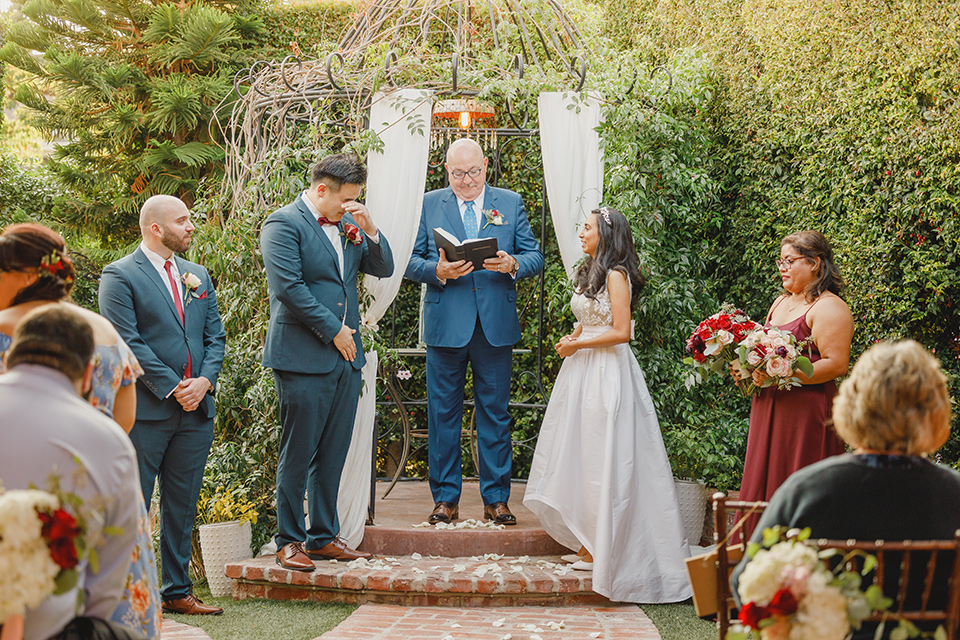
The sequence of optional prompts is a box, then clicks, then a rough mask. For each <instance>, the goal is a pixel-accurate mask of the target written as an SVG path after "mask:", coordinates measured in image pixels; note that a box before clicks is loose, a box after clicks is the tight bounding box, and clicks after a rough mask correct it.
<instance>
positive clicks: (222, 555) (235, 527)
mask: <svg viewBox="0 0 960 640" xmlns="http://www.w3.org/2000/svg"><path fill="white" fill-rule="evenodd" d="M199 530H200V554H201V556H202V557H203V569H204V571H205V572H206V574H207V583H208V584H209V585H210V595H212V596H214V597H216V598H222V597H223V596H228V595H230V593H231V591H232V589H231V587H232V583H233V581H232V580H231V579H230V578H228V577H227V576H226V574H225V573H224V567H225V566H226V565H227V563H229V562H238V561H240V560H247V559H248V558H250V557H251V556H252V554H251V553H250V543H251V539H252V535H253V530H252V529H251V527H250V523H249V522H241V521H239V520H234V521H231V522H218V523H216V524H202V525H200V527H199Z"/></svg>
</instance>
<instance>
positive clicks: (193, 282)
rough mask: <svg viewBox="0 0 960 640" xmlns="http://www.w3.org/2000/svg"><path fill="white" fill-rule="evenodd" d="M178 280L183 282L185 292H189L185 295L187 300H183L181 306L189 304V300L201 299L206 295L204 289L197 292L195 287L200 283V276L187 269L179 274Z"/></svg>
mask: <svg viewBox="0 0 960 640" xmlns="http://www.w3.org/2000/svg"><path fill="white" fill-rule="evenodd" d="M180 282H182V283H183V286H185V287H186V288H187V292H188V293H189V294H190V295H189V296H187V300H186V302H184V304H183V306H187V305H188V304H190V301H191V300H193V299H194V298H196V299H197V300H203V299H205V298H206V297H207V290H206V289H204V290H203V293H197V287H199V286H200V285H201V284H202V283H201V282H200V278H198V277H197V276H195V275H194V274H192V273H190V272H189V271H187V272H186V273H184V274H183V275H182V276H180Z"/></svg>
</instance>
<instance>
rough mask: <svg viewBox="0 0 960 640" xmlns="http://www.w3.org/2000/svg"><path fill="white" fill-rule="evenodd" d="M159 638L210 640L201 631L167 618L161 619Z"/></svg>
mask: <svg viewBox="0 0 960 640" xmlns="http://www.w3.org/2000/svg"><path fill="white" fill-rule="evenodd" d="M160 637H161V638H162V640H210V636H208V635H207V632H206V631H204V630H203V629H198V628H197V627H191V626H190V625H188V624H183V623H182V622H176V621H174V620H170V619H168V618H164V619H163V623H162V625H161V627H160Z"/></svg>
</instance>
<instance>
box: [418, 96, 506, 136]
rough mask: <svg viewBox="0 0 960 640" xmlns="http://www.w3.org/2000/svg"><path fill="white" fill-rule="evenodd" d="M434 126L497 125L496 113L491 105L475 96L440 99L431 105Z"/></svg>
mask: <svg viewBox="0 0 960 640" xmlns="http://www.w3.org/2000/svg"><path fill="white" fill-rule="evenodd" d="M433 124H434V126H435V127H459V128H460V129H464V130H467V129H476V128H487V127H496V126H497V114H496V111H495V110H494V108H493V106H492V105H489V104H486V103H484V102H480V101H479V100H477V99H476V98H456V99H452V100H440V101H438V102H437V103H436V104H434V106H433Z"/></svg>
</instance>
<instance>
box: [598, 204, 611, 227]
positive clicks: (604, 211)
mask: <svg viewBox="0 0 960 640" xmlns="http://www.w3.org/2000/svg"><path fill="white" fill-rule="evenodd" d="M600 215H601V216H603V221H604V222H606V223H607V226H608V227H610V228H613V222H611V221H610V207H600Z"/></svg>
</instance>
